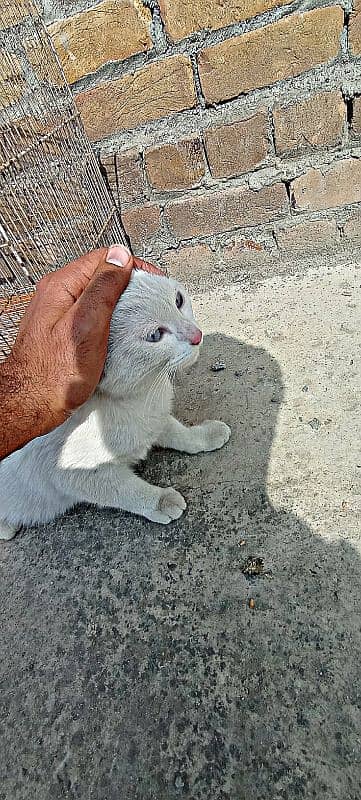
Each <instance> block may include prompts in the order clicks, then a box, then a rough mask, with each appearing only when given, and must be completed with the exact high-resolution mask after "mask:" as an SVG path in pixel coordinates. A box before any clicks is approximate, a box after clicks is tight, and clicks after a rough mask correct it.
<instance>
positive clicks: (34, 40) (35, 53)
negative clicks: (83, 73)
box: [23, 36, 64, 86]
mask: <svg viewBox="0 0 361 800" xmlns="http://www.w3.org/2000/svg"><path fill="white" fill-rule="evenodd" d="M45 45H46V41H45V37H44V36H41V37H39V36H26V38H25V39H24V41H23V46H24V49H25V52H26V56H27V59H28V61H29V64H31V66H32V68H33V70H34V72H35V74H36V77H37V79H38V80H39V81H48V82H49V83H51V84H53V85H55V86H62V85H64V76H63V74H62V72H61V70H60V68H59V67H58V65H57V64H55V63H54V60H53V59H52V60H51V61H49V60H48V59H46V58H44V46H45Z"/></svg>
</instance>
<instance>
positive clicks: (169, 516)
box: [146, 487, 187, 525]
mask: <svg viewBox="0 0 361 800" xmlns="http://www.w3.org/2000/svg"><path fill="white" fill-rule="evenodd" d="M186 508H187V504H186V501H185V499H184V497H182V495H181V494H179V492H176V490H175V489H172V488H171V487H169V488H168V489H160V496H159V499H158V503H157V506H156V508H154V510H152V511H150V512H149V513H147V514H146V516H147V517H148V519H150V520H151V521H152V522H160V523H161V524H162V525H168V524H169V523H170V522H172V521H173V520H174V519H178V518H179V517H181V516H182V514H183V511H184V510H185V509H186Z"/></svg>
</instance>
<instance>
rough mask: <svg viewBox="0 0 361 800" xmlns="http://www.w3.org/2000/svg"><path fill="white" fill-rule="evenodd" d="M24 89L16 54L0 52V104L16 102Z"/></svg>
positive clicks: (3, 105) (24, 83)
mask: <svg viewBox="0 0 361 800" xmlns="http://www.w3.org/2000/svg"><path fill="white" fill-rule="evenodd" d="M25 90H26V81H25V78H24V76H23V73H22V69H21V65H20V62H19V61H18V59H17V58H16V56H14V55H13V54H11V55H10V54H8V55H7V56H5V55H4V54H3V53H0V106H1V107H2V108H6V107H7V106H10V105H12V104H13V103H16V102H17V100H19V98H20V97H21V96H22V95H23V94H24V92H25Z"/></svg>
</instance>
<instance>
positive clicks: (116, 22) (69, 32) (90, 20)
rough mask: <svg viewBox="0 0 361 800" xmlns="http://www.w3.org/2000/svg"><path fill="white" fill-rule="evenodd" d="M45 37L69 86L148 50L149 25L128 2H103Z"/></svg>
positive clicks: (54, 27) (57, 25)
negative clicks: (55, 53)
mask: <svg viewBox="0 0 361 800" xmlns="http://www.w3.org/2000/svg"><path fill="white" fill-rule="evenodd" d="M149 22H151V17H150V14H149ZM49 33H50V35H51V38H52V40H53V43H54V46H55V49H56V50H57V53H58V55H59V58H60V61H61V63H62V66H63V69H64V72H65V75H66V78H67V80H68V81H69V83H73V81H76V80H78V79H79V78H82V77H83V76H84V75H87V74H88V73H89V72H95V70H96V69H98V67H101V66H102V65H103V64H106V63H107V62H108V61H118V60H122V59H125V58H129V56H131V55H134V54H135V53H141V52H143V51H144V50H147V49H148V48H150V47H151V46H152V40H151V37H150V33H149V25H146V24H145V22H144V20H143V19H141V18H140V16H139V15H138V14H137V10H136V6H135V4H134V3H132V2H131V1H130V0H103V2H102V3H99V4H98V5H96V6H95V8H93V9H88V10H86V11H83V12H81V13H79V14H74V16H70V17H68V18H67V19H65V20H61V21H59V22H54V23H53V24H52V25H50V26H49Z"/></svg>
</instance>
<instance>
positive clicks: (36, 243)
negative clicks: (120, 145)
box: [0, 0, 124, 360]
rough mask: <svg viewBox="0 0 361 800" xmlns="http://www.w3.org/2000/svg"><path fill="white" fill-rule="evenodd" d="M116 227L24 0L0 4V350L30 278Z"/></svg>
mask: <svg viewBox="0 0 361 800" xmlns="http://www.w3.org/2000/svg"><path fill="white" fill-rule="evenodd" d="M114 242H124V234H123V229H122V226H121V222H120V219H119V215H118V211H117V209H116V208H115V206H114V204H113V202H112V200H111V196H110V194H109V192H108V190H107V188H106V186H105V184H104V181H103V178H102V175H101V172H100V168H99V164H98V162H97V159H96V157H95V154H94V153H93V150H92V148H91V146H90V143H89V141H88V139H87V136H86V134H85V132H84V128H83V126H82V123H81V120H80V117H79V112H78V110H77V108H76V105H75V103H74V100H73V98H72V95H71V92H70V89H69V87H68V85H67V82H66V80H65V76H64V73H63V71H62V68H61V66H60V63H59V60H58V57H57V55H56V53H55V50H54V48H53V45H52V43H51V40H50V37H49V35H48V32H47V30H46V28H45V25H44V23H43V20H42V18H41V15H40V14H39V11H38V9H37V7H36V5H35V4H34V2H33V0H9V2H7V3H6V5H5V7H3V8H0V360H1V359H3V358H5V357H6V356H7V355H8V354H9V352H10V350H11V346H12V344H13V342H14V339H15V336H16V331H17V327H18V324H19V320H20V319H21V316H22V314H23V312H24V309H25V307H26V305H27V303H28V301H29V298H30V297H31V294H32V293H33V291H34V284H35V283H36V281H37V280H38V279H39V278H41V277H42V275H45V274H46V273H48V272H49V271H51V270H54V269H57V268H58V267H59V266H61V265H62V264H64V263H66V262H67V261H70V260H71V259H73V258H76V257H77V256H78V255H81V254H82V253H84V252H85V251H87V250H90V249H92V248H95V247H99V246H101V245H107V244H112V243H114Z"/></svg>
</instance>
